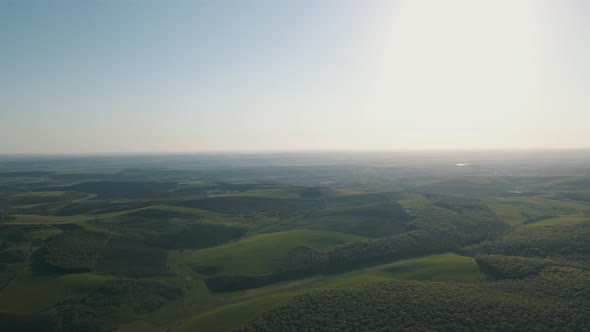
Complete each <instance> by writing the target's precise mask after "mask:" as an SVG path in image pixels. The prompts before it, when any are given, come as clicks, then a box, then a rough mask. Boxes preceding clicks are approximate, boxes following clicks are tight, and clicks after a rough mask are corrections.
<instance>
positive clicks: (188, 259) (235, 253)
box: [169, 230, 364, 274]
mask: <svg viewBox="0 0 590 332" xmlns="http://www.w3.org/2000/svg"><path fill="white" fill-rule="evenodd" d="M362 239H364V237H362V236H357V235H351V234H345V233H337V232H329V231H315V230H294V231H286V232H277V233H268V234H258V235H254V236H250V237H247V238H244V239H242V240H239V241H236V242H232V243H228V244H225V245H221V246H218V247H214V248H208V249H201V250H195V251H188V250H187V251H183V252H173V253H171V255H170V258H169V260H170V261H171V262H178V263H180V264H184V265H186V266H189V267H190V268H192V269H194V270H196V271H198V270H200V269H204V268H209V267H218V268H222V269H223V270H222V271H223V274H266V273H272V272H275V271H276V270H277V269H278V268H279V266H280V263H281V260H282V259H283V258H284V257H285V255H286V254H287V252H288V251H289V250H290V249H293V248H295V247H298V246H306V247H310V248H313V249H316V250H320V251H324V250H328V249H331V248H333V247H335V246H336V245H339V244H342V243H346V242H349V241H354V240H362ZM253 257H255V258H256V259H252V258H253Z"/></svg>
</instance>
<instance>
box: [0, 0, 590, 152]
mask: <svg viewBox="0 0 590 332" xmlns="http://www.w3.org/2000/svg"><path fill="white" fill-rule="evenodd" d="M589 18H590V1H585V0H552V1H551V0H493V1H492V0H490V1H484V0H444V1H441V0H430V1H429V0H391V1H386V0H314V1H312V0H231V1H230V0H215V1H207V0H192V1H188V0H166V1H163V0H162V1H151V0H134V1H130V0H100V1H99V0H85V1H79V0H71V1H63V0H40V1H31V0H0V49H1V51H0V153H5V154H13V153H17V154H18V153H60V154H61V153H111V152H113V153H126V152H148V153H149V152H198V151H232V152H234V151H312V150H344V151H357V150H380V151H383V150H394V151H397V150H455V149H458V150H464V149H467V150H473V149H528V148H530V149H556V148H557V149H559V148H568V149H569V148H590V19H589Z"/></svg>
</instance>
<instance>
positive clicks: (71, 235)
mask: <svg viewBox="0 0 590 332" xmlns="http://www.w3.org/2000/svg"><path fill="white" fill-rule="evenodd" d="M108 239H109V234H107V233H104V232H93V231H87V230H76V231H68V232H63V233H61V234H58V235H55V236H53V237H51V238H50V239H48V240H47V241H46V243H45V246H44V247H43V248H41V249H40V250H39V251H38V252H37V255H38V257H39V258H40V259H41V260H42V262H44V263H45V265H46V266H48V267H49V268H50V269H52V270H56V271H59V272H64V273H74V272H88V271H92V270H94V267H95V265H96V259H97V258H98V256H99V255H100V253H101V251H102V249H103V248H104V246H105V245H106V243H107V241H108Z"/></svg>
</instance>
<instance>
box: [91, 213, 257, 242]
mask: <svg viewBox="0 0 590 332" xmlns="http://www.w3.org/2000/svg"><path fill="white" fill-rule="evenodd" d="M92 223H93V224H94V225H97V226H99V227H101V228H104V229H107V230H109V231H112V232H114V233H118V234H124V235H125V237H127V238H129V239H134V240H137V241H143V242H145V243H147V244H150V245H151V246H154V247H159V248H164V249H201V248H207V247H211V246H215V245H219V244H221V243H224V242H227V241H231V240H235V239H237V238H240V237H242V236H243V235H244V234H245V233H246V229H245V228H243V227H238V226H228V225H221V224H209V223H200V222H199V223H193V222H188V221H185V220H167V219H163V218H140V217H131V216H126V217H125V218H121V219H119V220H117V221H115V222H112V221H109V220H95V221H92Z"/></svg>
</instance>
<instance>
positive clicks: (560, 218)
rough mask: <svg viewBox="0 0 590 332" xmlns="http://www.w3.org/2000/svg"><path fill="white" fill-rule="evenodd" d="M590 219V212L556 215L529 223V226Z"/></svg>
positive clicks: (562, 223) (571, 222) (567, 223)
mask: <svg viewBox="0 0 590 332" xmlns="http://www.w3.org/2000/svg"><path fill="white" fill-rule="evenodd" d="M589 221H590V213H580V214H569V215H564V216H555V217H553V218H548V219H544V220H541V221H537V222H532V223H528V224H527V225H526V226H527V227H539V226H550V225H571V224H578V223H582V222H589Z"/></svg>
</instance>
